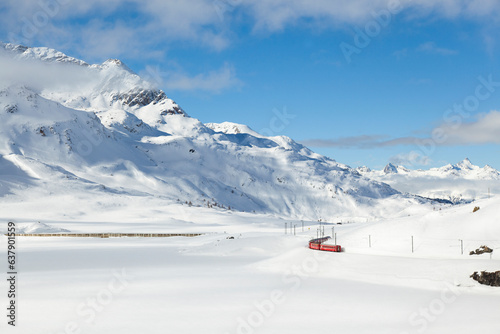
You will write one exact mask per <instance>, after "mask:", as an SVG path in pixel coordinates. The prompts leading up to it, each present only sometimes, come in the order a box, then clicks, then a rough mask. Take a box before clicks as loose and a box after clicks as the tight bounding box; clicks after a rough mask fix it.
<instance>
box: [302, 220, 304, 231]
mask: <svg viewBox="0 0 500 334" xmlns="http://www.w3.org/2000/svg"><path fill="white" fill-rule="evenodd" d="M302 232H304V221H303V220H302Z"/></svg>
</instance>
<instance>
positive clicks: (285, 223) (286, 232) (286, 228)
mask: <svg viewBox="0 0 500 334" xmlns="http://www.w3.org/2000/svg"><path fill="white" fill-rule="evenodd" d="M286 224H287V223H285V234H286V233H287V230H288V228H287V227H286Z"/></svg>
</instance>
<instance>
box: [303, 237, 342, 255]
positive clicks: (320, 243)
mask: <svg viewBox="0 0 500 334" xmlns="http://www.w3.org/2000/svg"><path fill="white" fill-rule="evenodd" d="M328 239H330V237H324V238H319V239H312V240H310V241H309V248H311V249H316V250H322V251H327V252H341V251H342V247H340V245H325V244H324V242H325V241H327V240H328Z"/></svg>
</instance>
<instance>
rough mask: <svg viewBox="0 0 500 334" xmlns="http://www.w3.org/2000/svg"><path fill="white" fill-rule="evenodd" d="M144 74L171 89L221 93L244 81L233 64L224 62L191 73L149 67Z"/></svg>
mask: <svg viewBox="0 0 500 334" xmlns="http://www.w3.org/2000/svg"><path fill="white" fill-rule="evenodd" d="M142 75H143V76H144V77H145V78H147V79H149V80H150V81H152V82H154V83H155V84H157V85H161V86H162V87H165V88H166V89H167V90H169V91H173V90H177V91H204V92H210V93H220V92H222V91H224V90H227V89H234V88H238V87H241V86H242V84H243V83H242V82H241V81H240V80H239V79H238V78H237V76H236V71H235V69H234V67H233V66H231V65H229V64H224V66H222V67H221V68H220V69H218V70H214V71H209V72H207V73H201V74H197V75H189V74H187V73H185V72H184V71H182V70H181V69H176V70H175V71H165V72H163V71H161V70H160V69H159V68H158V67H157V68H153V67H148V68H147V69H146V71H145V72H144V73H142Z"/></svg>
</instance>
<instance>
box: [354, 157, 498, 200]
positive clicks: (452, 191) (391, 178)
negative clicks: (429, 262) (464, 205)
mask: <svg viewBox="0 0 500 334" xmlns="http://www.w3.org/2000/svg"><path fill="white" fill-rule="evenodd" d="M356 170H357V171H358V172H359V173H360V174H362V175H364V176H366V177H368V178H371V179H374V180H377V181H380V182H385V183H388V184H390V185H391V186H392V187H394V188H395V189H398V190H400V191H402V192H409V193H414V194H419V195H421V196H425V197H430V198H446V199H449V200H452V201H461V200H466V201H469V200H474V199H479V198H485V197H488V196H489V195H490V194H499V193H500V172H499V171H497V170H496V169H494V168H493V167H491V166H488V165H486V166H484V167H479V166H476V165H474V164H472V162H471V161H470V160H469V159H467V158H466V159H464V160H463V161H461V162H459V163H457V164H455V165H451V164H448V165H446V166H443V167H440V168H431V169H429V170H422V169H418V170H411V169H408V168H405V167H404V166H396V165H393V164H391V163H389V164H388V165H387V166H385V168H384V169H383V170H370V169H369V168H367V167H364V166H363V167H358V168H356Z"/></svg>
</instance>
